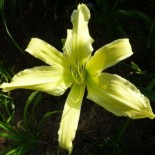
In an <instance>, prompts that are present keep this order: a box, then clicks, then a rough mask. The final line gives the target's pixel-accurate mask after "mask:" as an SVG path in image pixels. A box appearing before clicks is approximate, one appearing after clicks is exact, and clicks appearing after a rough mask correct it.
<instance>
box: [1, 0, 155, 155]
mask: <svg viewBox="0 0 155 155" xmlns="http://www.w3.org/2000/svg"><path fill="white" fill-rule="evenodd" d="M2 1H3V0H1V2H2ZM79 3H85V4H87V6H88V7H89V9H90V11H91V19H90V23H89V30H90V34H91V36H92V37H93V39H94V40H95V42H94V43H93V47H94V51H95V50H97V49H98V48H99V47H101V46H103V45H104V44H106V43H109V42H111V41H113V40H115V39H119V38H124V37H127V38H129V39H130V43H131V45H132V48H133V52H134V54H133V56H132V57H130V58H129V59H127V60H125V61H123V62H120V63H119V64H117V65H116V66H115V67H112V68H110V69H108V71H109V72H111V73H116V74H119V75H121V76H123V77H124V78H126V79H128V80H130V81H131V82H133V83H134V84H135V85H136V86H137V87H138V88H139V89H140V90H141V91H142V92H143V93H144V94H145V95H146V96H147V97H148V98H149V99H150V101H151V105H152V109H153V111H155V106H154V104H155V92H154V90H155V87H154V85H155V80H154V78H155V44H154V42H155V1H154V0H148V1H145V0H63V1H61V0H9V1H7V0H5V1H4V8H2V7H1V18H0V62H1V63H0V65H1V74H0V75H1V82H4V81H6V79H7V80H8V81H9V80H10V78H11V77H12V76H13V75H14V74H15V73H17V72H19V71H21V70H23V69H26V68H31V67H34V66H40V65H42V64H44V63H43V62H41V61H40V60H37V59H35V58H34V57H32V56H30V55H29V54H27V53H26V52H24V49H25V48H26V46H27V45H28V42H29V41H30V39H31V38H32V37H38V38H40V39H42V40H45V41H47V42H48V43H50V44H51V45H53V46H54V47H56V48H57V49H59V50H60V51H62V47H63V46H62V42H61V39H64V38H66V29H68V28H72V25H71V22H70V15H71V13H72V11H73V10H74V9H76V7H77V5H78V4H79ZM5 22H6V25H5ZM7 28H8V30H7ZM8 32H9V33H8ZM19 48H20V49H19ZM22 51H23V52H22ZM131 62H134V63H131ZM4 75H5V76H6V77H7V78H6V77H5V76H4ZM31 93H32V91H28V90H16V91H13V92H11V94H8V96H9V97H11V99H10V100H11V101H9V103H10V102H11V103H12V101H13V103H14V105H15V109H14V112H13V118H12V119H11V121H10V122H9V125H11V127H12V128H13V129H14V130H15V131H18V134H17V133H16V136H19V137H20V138H21V139H20V142H19V143H15V140H13V139H11V140H10V139H9V140H8V139H7V137H6V136H4V134H1V136H2V137H5V138H2V137H0V148H2V149H3V150H6V152H7V151H10V150H12V149H14V148H17V147H18V146H21V144H23V143H24V142H25V137H29V138H30V140H34V141H33V143H32V144H33V145H32V147H30V148H29V149H27V150H26V149H25V150H24V151H25V152H24V151H23V152H20V153H19V155H20V154H26V155H31V154H32V155H45V154H46V155H47V154H49V155H56V154H62V155H65V154H67V152H66V151H65V150H61V149H59V148H58V142H57V131H58V128H59V122H60V118H61V113H62V110H63V106H64V103H65V100H66V97H67V94H68V92H66V93H65V94H64V95H63V96H60V97H53V96H49V95H47V94H45V93H39V95H38V94H35V95H34V96H33V97H34V98H33V99H32V103H31V102H27V98H28V97H29V95H30V94H31ZM3 95H4V94H1V100H2V98H3V97H4V98H5V96H3ZM1 100H0V101H1ZM34 103H36V104H35V105H34ZM25 105H28V109H27V110H25V113H26V115H25V117H24V116H23V111H24V109H26V108H25ZM0 110H1V115H5V114H6V112H5V108H4V107H0ZM50 111H55V112H56V111H59V112H58V113H57V112H56V113H55V114H54V115H51V114H49V113H48V112H50ZM45 113H46V114H47V113H48V114H49V116H50V117H48V119H47V120H46V121H45V122H44V125H43V127H42V130H39V131H38V128H37V125H38V124H39V121H40V119H41V118H42V116H43V115H44V114H45ZM26 118H27V119H28V120H27V121H28V123H27V125H26V123H25V122H26ZM0 121H1V123H2V124H1V126H0V127H1V128H2V126H3V128H2V131H1V132H5V129H6V128H7V129H8V127H7V126H5V124H6V121H4V119H3V118H1V120H0ZM3 123H4V124H3ZM4 126H5V127H6V128H5V129H4ZM26 126H27V127H26ZM8 131H9V132H10V133H12V132H13V131H12V130H8ZM8 131H7V132H8ZM154 131H155V122H154V120H149V119H140V120H130V119H128V118H124V117H116V116H114V115H113V114H111V113H109V112H107V111H106V110H104V109H103V108H101V107H99V106H97V105H96V104H94V103H92V102H90V101H88V100H84V101H83V105H82V111H81V117H80V122H79V126H78V131H77V135H76V138H75V141H74V149H73V152H72V154H73V155H79V154H81V155H115V154H118V155H131V154H132V155H148V154H149V155H152V154H154V153H155V132H154ZM7 132H6V133H7ZM36 132H37V133H38V134H36ZM14 134H15V133H14ZM21 135H22V136H21ZM23 135H24V136H25V137H24V138H23ZM35 140H36V141H35ZM27 142H28V143H29V141H27ZM24 144H25V143H24ZM26 144H27V143H26ZM6 152H5V151H1V154H7V153H6ZM16 154H17V153H16Z"/></svg>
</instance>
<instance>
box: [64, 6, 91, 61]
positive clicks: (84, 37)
mask: <svg viewBox="0 0 155 155" xmlns="http://www.w3.org/2000/svg"><path fill="white" fill-rule="evenodd" d="M89 19H90V11H89V9H88V8H87V6H86V5H84V4H79V5H78V9H77V10H74V11H73V13H72V16H71V21H72V24H73V29H72V30H68V31H67V39H66V42H65V45H64V48H63V51H64V54H65V56H66V57H67V58H68V57H69V59H68V61H70V63H71V64H75V63H76V62H77V61H85V60H86V59H88V58H89V56H90V54H91V52H92V51H93V48H92V42H93V39H92V38H91V37H90V35H89V30H88V21H89Z"/></svg>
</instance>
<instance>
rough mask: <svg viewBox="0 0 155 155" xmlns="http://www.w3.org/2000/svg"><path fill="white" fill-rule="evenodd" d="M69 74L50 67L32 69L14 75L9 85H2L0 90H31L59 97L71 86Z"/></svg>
mask: <svg viewBox="0 0 155 155" xmlns="http://www.w3.org/2000/svg"><path fill="white" fill-rule="evenodd" d="M70 77H71V76H70V72H67V71H64V70H61V69H60V68H59V69H57V68H54V67H51V66H41V67H34V68H31V69H26V70H24V71H21V72H19V73H18V74H16V75H15V76H14V77H13V78H12V81H11V82H10V83H3V84H2V85H0V88H2V89H3V91H5V92H8V91H10V90H13V89H20V88H22V89H32V90H38V91H43V92H46V93H49V94H52V95H61V94H63V93H64V92H65V90H66V89H67V88H68V87H69V86H70V85H71V83H72V79H71V78H70Z"/></svg>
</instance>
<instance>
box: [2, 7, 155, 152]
mask: <svg viewBox="0 0 155 155" xmlns="http://www.w3.org/2000/svg"><path fill="white" fill-rule="evenodd" d="M89 19H90V12H89V9H88V8H87V6H86V5H84V4H79V5H78V8H77V10H75V11H74V12H73V13H72V16H71V21H72V24H73V29H69V30H67V39H66V41H65V44H64V47H63V53H61V52H59V51H58V50H57V49H56V48H54V47H53V46H51V45H49V44H48V43H46V42H44V41H42V40H40V39H38V38H32V39H31V41H30V43H29V45H28V47H27V49H26V51H27V52H28V53H30V54H31V55H33V56H34V57H36V58H38V59H40V60H42V61H44V62H45V63H46V64H48V66H40V67H34V68H32V69H26V70H24V71H21V72H19V73H18V74H16V75H15V76H14V77H13V78H12V81H11V82H10V83H3V84H2V85H1V86H0V88H3V91H5V92H7V91H10V90H13V89H17V88H23V89H33V90H39V91H42V92H46V93H49V94H51V95H57V96H59V95H62V94H63V93H64V92H65V91H66V89H68V88H71V90H70V93H69V95H68V97H67V100H66V103H65V106H64V110H63V114H62V118H61V123H60V129H59V132H58V134H59V138H58V141H59V144H60V146H61V147H62V148H64V149H67V150H68V151H71V149H72V141H73V140H74V138H75V134H76V130H77V127H78V121H79V117H80V110H81V103H82V100H83V97H84V93H85V89H87V92H88V95H87V98H88V99H90V100H92V101H94V102H95V103H97V104H98V105H100V106H101V107H103V108H105V109H106V110H108V111H110V112H111V113H113V114H115V115H117V116H128V117H130V118H132V119H138V118H145V117H148V118H150V119H153V118H154V117H155V115H154V114H153V112H152V109H151V106H150V103H149V100H148V99H147V98H146V97H145V96H144V95H142V94H141V93H140V91H139V90H138V89H137V88H136V87H135V86H134V85H133V84H132V83H130V82H129V81H127V80H126V79H124V78H122V77H120V76H118V75H115V74H110V73H106V72H103V70H105V69H107V68H108V67H111V66H113V65H115V64H117V63H118V62H120V61H121V60H123V59H125V58H127V57H129V56H131V55H132V54H133V53H132V49H131V45H130V43H129V40H128V39H127V38H124V39H118V40H116V41H113V42H112V43H110V44H107V45H105V46H103V47H101V48H99V49H98V50H97V51H96V52H95V54H94V55H92V51H93V48H92V42H93V39H92V38H91V37H90V35H89V30H88V21H89Z"/></svg>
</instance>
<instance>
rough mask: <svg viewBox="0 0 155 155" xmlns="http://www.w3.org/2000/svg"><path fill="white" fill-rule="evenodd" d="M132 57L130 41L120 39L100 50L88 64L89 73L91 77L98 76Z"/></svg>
mask: <svg viewBox="0 0 155 155" xmlns="http://www.w3.org/2000/svg"><path fill="white" fill-rule="evenodd" d="M131 55H132V49H131V45H130V43H129V40H128V39H118V40H116V41H113V42H112V43H110V44H107V45H105V46H103V47H101V48H100V49H98V50H97V51H96V52H95V54H94V56H92V57H91V59H90V61H88V63H87V66H86V68H87V71H88V73H89V74H90V75H92V76H93V75H96V74H97V73H100V72H101V71H103V70H105V69H106V68H108V67H111V66H113V65H115V64H116V63H118V62H120V61H121V60H123V59H125V58H127V57H129V56H131Z"/></svg>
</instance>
